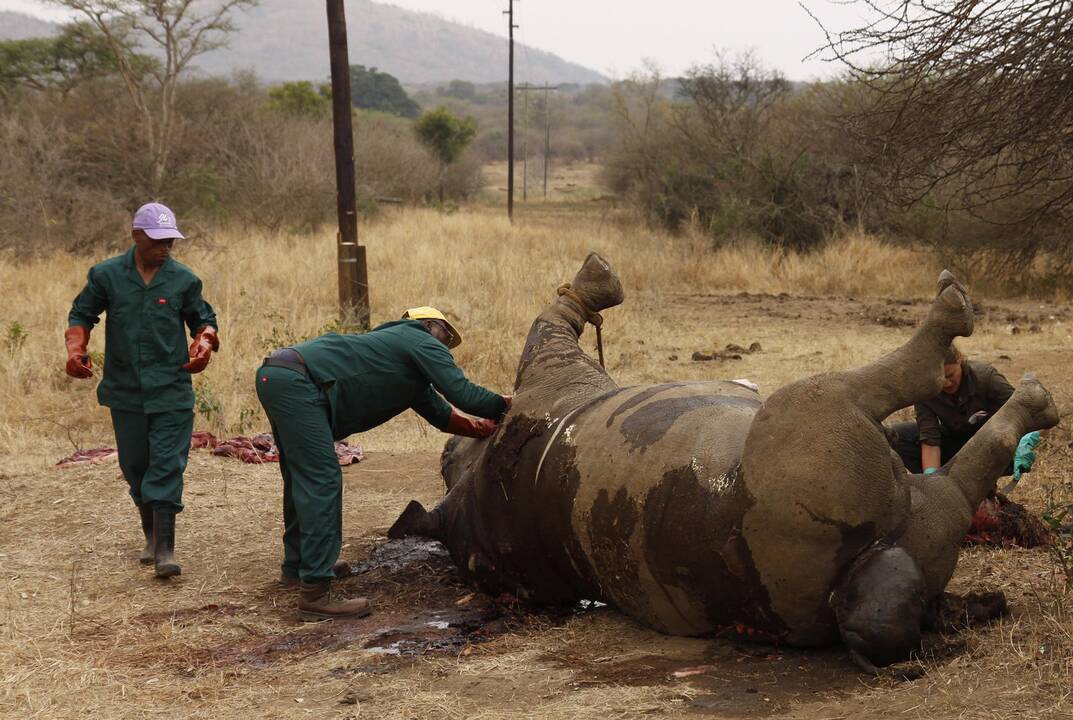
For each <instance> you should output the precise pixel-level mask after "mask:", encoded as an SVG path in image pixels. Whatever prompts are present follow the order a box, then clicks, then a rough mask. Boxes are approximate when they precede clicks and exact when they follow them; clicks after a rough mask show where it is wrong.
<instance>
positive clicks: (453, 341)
mask: <svg viewBox="0 0 1073 720" xmlns="http://www.w3.org/2000/svg"><path fill="white" fill-rule="evenodd" d="M402 319H403V320H439V321H440V322H442V323H443V324H444V325H446V326H447V332H449V333H450V334H451V337H449V338H447V347H449V348H456V347H458V346H459V345H461V344H462V334H461V333H460V332H458V328H456V327H455V326H454V325H452V324H451V321H450V320H448V319H447V318H446V317H444V314H443V313H441V312H440V311H439V310H437V309H436V308H434V307H429V306H428V305H425V306H423V307H415V308H410V309H409V310H407V311H406V312H404V313H403V314H402Z"/></svg>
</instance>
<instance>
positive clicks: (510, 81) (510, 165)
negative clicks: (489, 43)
mask: <svg viewBox="0 0 1073 720" xmlns="http://www.w3.org/2000/svg"><path fill="white" fill-rule="evenodd" d="M516 1H517V0H507V9H506V10H504V11H503V14H504V15H506V16H507V37H508V38H509V41H510V52H509V59H508V61H507V68H508V70H507V218H509V219H510V221H511V222H513V221H514V28H516V27H518V26H517V25H515V24H514V3H515V2H516Z"/></svg>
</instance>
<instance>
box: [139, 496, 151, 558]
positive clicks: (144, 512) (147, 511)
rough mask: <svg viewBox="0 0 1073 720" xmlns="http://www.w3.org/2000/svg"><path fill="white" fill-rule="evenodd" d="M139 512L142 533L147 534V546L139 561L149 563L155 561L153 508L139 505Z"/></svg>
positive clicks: (143, 549)
mask: <svg viewBox="0 0 1073 720" xmlns="http://www.w3.org/2000/svg"><path fill="white" fill-rule="evenodd" d="M138 514H139V515H141V516H142V533H143V534H144V535H145V547H144V548H142V552H141V554H140V555H139V556H138V562H140V563H141V564H142V565H149V564H151V563H152V562H153V555H154V551H153V509H152V508H150V507H146V506H145V505H140V506H138Z"/></svg>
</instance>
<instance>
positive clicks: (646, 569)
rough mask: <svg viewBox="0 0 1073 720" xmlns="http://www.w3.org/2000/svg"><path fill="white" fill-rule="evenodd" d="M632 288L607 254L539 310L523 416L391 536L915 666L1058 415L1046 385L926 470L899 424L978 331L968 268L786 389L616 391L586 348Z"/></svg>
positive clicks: (500, 573) (529, 580)
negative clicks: (914, 318) (1035, 445)
mask: <svg viewBox="0 0 1073 720" xmlns="http://www.w3.org/2000/svg"><path fill="white" fill-rule="evenodd" d="M622 300H623V292H622V286H621V284H620V283H619V280H618V278H617V276H616V275H615V273H614V272H613V270H612V269H611V267H610V266H609V265H608V264H607V262H606V261H605V260H603V259H602V258H601V257H600V256H599V255H596V254H591V255H589V257H588V258H587V259H586V260H585V263H584V265H583V266H582V268H581V270H580V271H579V272H578V274H577V276H576V277H575V278H574V281H573V283H572V284H571V286H569V287H568V289H565V290H563V291H562V292H561V294H560V295H559V296H558V297H557V298H556V300H555V301H554V302H552V304H551V305H549V306H548V307H547V308H546V309H545V310H544V311H543V312H541V313H540V315H539V316H538V317H537V319H536V321H535V322H534V323H533V325H532V328H531V330H530V331H529V335H528V337H527V338H526V340H525V347H524V349H523V351H522V357H521V362H520V364H519V366H518V373H517V379H516V381H515V395H514V404H513V407H512V408H511V410H510V413H509V414H508V416H507V417H506V418H505V420H504V422H503V423H501V425H500V427H499V428H498V430H497V431H496V433H495V434H494V435H493V436H492V437H491V438H488V439H486V440H481V441H474V440H463V439H460V438H454V439H452V440H451V441H449V442H448V444H447V447H446V449H445V451H444V454H443V474H444V479H445V481H446V484H447V487H448V492H447V495H446V497H444V499H443V501H442V502H441V503H440V504H439V505H438V506H437V507H436V508H435V509H433V510H432V511H431V512H426V511H425V509H424V508H423V507H421V505H420V504H419V503H416V502H411V503H410V505H409V506H407V508H406V510H404V512H403V513H402V515H401V516H400V517H399V519H398V520H397V521H396V523H395V525H394V526H393V527H392V528H391V530H390V533H389V534H390V536H391V537H402V536H405V535H422V536H426V537H432V538H436V539H439V540H441V541H442V542H443V543H444V544H445V545H446V546H447V548H448V549H449V551H450V553H451V556H452V558H453V559H454V561H455V563H456V564H457V565H458V567H459V568H460V569H461V570H462V571H463V573H465V574H466V575H467V576H469V577H470V578H471V579H473V580H474V581H476V582H477V583H478V584H479V585H480V586H482V587H483V588H484V589H486V590H488V591H492V592H504V591H505V592H510V593H514V594H516V595H518V596H520V597H522V598H526V599H528V600H530V601H533V602H537V603H577V602H578V601H580V600H599V601H603V602H606V603H609V604H611V605H613V606H614V607H616V608H618V609H619V610H621V611H622V612H624V613H626V614H628V615H630V616H631V617H633V618H635V619H636V620H638V621H639V622H641V623H643V624H645V625H647V626H649V627H652V628H655V629H656V630H659V631H661V632H666V633H672V634H677V635H704V634H709V633H713V632H716V631H719V630H721V629H724V628H727V627H731V626H744V627H746V628H749V629H750V632H751V633H752V634H754V636H757V637H762V638H767V639H770V640H771V641H773V642H781V643H785V644H789V645H793V646H805V647H811V646H820V645H826V644H830V643H834V642H837V641H838V640H839V638H841V640H842V641H843V642H844V643H845V644H846V645H847V646H848V647H849V648H850V650H851V651H852V652H853V653H854V654H855V656H856V657H857V658H858V659H860V660H861V661H862V662H864V659H867V661H869V662H871V663H874V664H876V665H883V664H889V663H891V662H894V661H897V660H900V659H903V658H905V657H907V656H908V654H909V653H910V652H911V651H912V650H913V649H915V648H917V647H919V642H920V629H921V620H922V616H923V613H924V611H925V608H926V606H927V604H928V603H929V602H932V601H934V600H935V599H936V598H938V596H940V594H941V593H942V591H943V588H944V587H945V586H946V584H947V582H948V581H949V579H950V577H951V575H952V574H953V572H954V566H955V565H956V564H957V558H958V548H959V546H960V542H961V539H962V538H963V537H964V536H965V533H966V531H967V529H968V528H969V524H970V520H971V516H972V512H973V510H974V509H975V508H976V506H977V505H978V504H979V503H980V501H981V500H982V499H983V498H984V497H985V496H986V495H987V494H988V492H989V491H990V490H991V489H992V488H993V487H994V484H995V481H996V479H997V478H998V477H999V476H1000V474H1001V473H1002V471H1003V469H1004V468H1005V467H1006V465H1007V463H1008V462H1009V459H1010V457H1011V456H1012V454H1013V452H1014V448H1015V446H1016V444H1017V441H1018V439H1019V438H1020V437H1021V436H1022V435H1023V434H1024V433H1026V432H1029V431H1031V430H1036V429H1041V428H1046V427H1051V426H1053V425H1055V424H1056V423H1057V421H1058V414H1057V411H1056V409H1055V406H1054V403H1053V402H1052V400H1051V397H1050V395H1049V393H1048V392H1047V390H1046V389H1044V387H1043V386H1042V385H1041V384H1040V383H1039V382H1037V381H1036V380H1035V379H1034V378H1032V377H1030V376H1026V377H1025V378H1024V379H1023V380H1022V381H1021V383H1020V385H1019V387H1018V388H1017V391H1016V392H1015V393H1014V395H1013V397H1012V398H1011V399H1010V400H1009V402H1007V403H1006V405H1005V406H1004V407H1003V408H1002V410H1001V411H1000V412H998V413H997V414H996V415H995V416H994V417H993V418H992V419H991V420H990V421H989V422H988V423H987V425H986V426H984V428H983V429H982V430H981V431H980V432H979V433H978V434H977V435H976V436H975V437H974V438H973V440H972V441H971V442H970V443H969V444H968V445H966V446H965V448H964V449H963V450H962V451H961V452H960V453H959V454H958V455H957V457H955V458H954V459H953V460H952V461H951V462H950V463H948V464H947V465H946V466H945V467H943V468H942V469H941V471H940V472H939V473H937V474H935V475H930V476H920V475H909V474H907V473H906V470H905V468H904V466H903V465H902V463H901V461H900V460H899V458H898V456H897V454H895V453H893V452H892V451H891V449H890V446H889V444H888V441H887V438H886V436H885V434H884V430H883V426H882V424H881V422H882V421H883V419H884V418H886V417H887V416H888V415H889V414H890V413H892V412H894V411H895V410H898V409H900V408H904V407H907V406H909V405H912V404H913V403H915V402H918V401H920V400H923V399H925V398H928V397H933V396H934V395H936V394H937V393H938V392H939V390H940V388H941V385H942V363H943V351H944V349H945V348H946V347H947V346H948V345H949V344H950V341H951V340H953V339H954V338H955V337H956V336H961V335H969V334H970V333H971V332H972V326H973V312H972V305H971V303H970V301H969V299H968V297H967V295H966V293H965V290H964V288H963V287H962V286H961V285H960V284H959V283H958V282H957V280H956V279H955V278H954V276H953V275H951V274H950V273H948V272H944V273H943V274H942V275H941V276H940V278H939V288H938V294H937V297H936V298H935V300H934V302H933V303H932V306H931V308H930V311H929V313H928V315H927V318H926V319H925V320H924V322H923V324H922V325H921V326H920V328H918V329H917V331H916V332H915V334H914V335H913V336H912V337H911V338H910V339H909V341H908V342H907V343H906V344H905V345H903V346H902V347H900V348H898V349H897V350H895V351H894V352H892V353H890V354H889V355H886V356H884V357H882V358H880V359H879V360H876V361H875V362H873V363H871V364H870V365H866V366H865V367H862V368H859V369H856V370H848V371H844V372H832V373H825V374H822V375H816V376H813V377H809V378H805V379H803V380H799V381H797V382H794V383H791V384H790V385H787V386H786V387H784V388H781V389H779V390H778V391H776V392H775V393H774V394H772V395H771V396H770V397H769V398H767V400H762V399H761V397H760V396H759V395H758V394H757V393H755V392H754V391H752V390H750V389H749V388H746V387H743V386H742V385H740V384H737V383H734V382H719V381H713V382H671V383H665V384H660V385H642V386H636V387H626V388H622V387H619V386H618V385H616V384H615V382H614V381H613V380H612V379H611V378H610V377H609V376H608V375H607V373H606V372H605V371H604V370H603V368H601V367H600V365H598V364H597V363H596V362H594V361H593V360H592V359H591V358H590V357H589V356H588V355H587V354H585V353H584V352H583V351H582V350H581V349H580V347H579V346H578V339H579V337H580V335H581V333H582V329H583V328H584V326H585V324H586V320H590V319H596V318H595V313H597V312H599V311H600V310H603V309H605V308H610V307H613V306H615V305H618V304H620V303H621V302H622Z"/></svg>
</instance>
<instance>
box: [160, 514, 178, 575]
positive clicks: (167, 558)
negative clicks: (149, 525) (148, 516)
mask: <svg viewBox="0 0 1073 720" xmlns="http://www.w3.org/2000/svg"><path fill="white" fill-rule="evenodd" d="M174 553H175V513H165V512H154V513H153V564H154V565H155V566H156V568H155V569H156V576H157V577H158V578H170V577H172V576H174V575H181V574H182V572H183V569H182V568H181V567H179V563H177V562H175V555H174Z"/></svg>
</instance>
